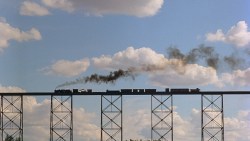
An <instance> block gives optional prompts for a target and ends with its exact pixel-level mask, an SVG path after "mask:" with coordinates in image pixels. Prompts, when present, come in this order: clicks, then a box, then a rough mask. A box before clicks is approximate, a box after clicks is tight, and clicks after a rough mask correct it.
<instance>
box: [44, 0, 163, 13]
mask: <svg viewBox="0 0 250 141" xmlns="http://www.w3.org/2000/svg"><path fill="white" fill-rule="evenodd" d="M42 2H43V3H44V4H45V5H46V6H48V7H51V8H56V9H61V10H64V11H68V12H73V11H83V12H84V13H85V14H87V15H95V16H103V15H110V14H111V15H114V14H121V15H130V16H137V17H146V16H153V15H155V14H156V13H157V12H158V11H159V10H160V8H161V7H162V5H163V3H164V0H136V1H135V0H126V1H124V0H102V1H100V0H42Z"/></svg>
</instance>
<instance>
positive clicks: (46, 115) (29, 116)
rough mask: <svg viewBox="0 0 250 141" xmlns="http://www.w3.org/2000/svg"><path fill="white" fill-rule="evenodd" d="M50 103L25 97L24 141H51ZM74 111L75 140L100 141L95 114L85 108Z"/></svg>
mask: <svg viewBox="0 0 250 141" xmlns="http://www.w3.org/2000/svg"><path fill="white" fill-rule="evenodd" d="M50 103H51V102H50V100H47V99H45V100H43V101H42V102H38V101H37V100H36V98H35V97H24V107H23V108H24V121H23V122H24V130H25V133H24V140H27V141H34V140H36V141H45V140H49V135H50V134H49V129H50ZM65 104H66V103H65ZM73 111H74V116H73V118H74V119H73V120H74V122H73V124H74V126H73V127H74V140H82V139H84V140H86V141H97V140H100V136H99V134H100V128H99V127H98V126H97V125H95V124H94V123H93V121H94V120H95V119H96V115H95V113H88V112H86V111H85V110H84V109H83V108H74V109H73Z"/></svg>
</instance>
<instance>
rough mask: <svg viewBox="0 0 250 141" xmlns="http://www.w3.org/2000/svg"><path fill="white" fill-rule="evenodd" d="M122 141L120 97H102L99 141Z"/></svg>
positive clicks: (111, 95)
mask: <svg viewBox="0 0 250 141" xmlns="http://www.w3.org/2000/svg"><path fill="white" fill-rule="evenodd" d="M122 140H123V136H122V95H116V94H114V95H113V94H110V95H102V96H101V141H122Z"/></svg>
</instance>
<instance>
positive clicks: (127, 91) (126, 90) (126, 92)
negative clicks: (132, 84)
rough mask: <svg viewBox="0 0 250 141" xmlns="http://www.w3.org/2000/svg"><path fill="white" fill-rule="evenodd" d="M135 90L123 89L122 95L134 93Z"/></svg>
mask: <svg viewBox="0 0 250 141" xmlns="http://www.w3.org/2000/svg"><path fill="white" fill-rule="evenodd" d="M132 92H133V90H132V89H121V93H123V94H128V93H132Z"/></svg>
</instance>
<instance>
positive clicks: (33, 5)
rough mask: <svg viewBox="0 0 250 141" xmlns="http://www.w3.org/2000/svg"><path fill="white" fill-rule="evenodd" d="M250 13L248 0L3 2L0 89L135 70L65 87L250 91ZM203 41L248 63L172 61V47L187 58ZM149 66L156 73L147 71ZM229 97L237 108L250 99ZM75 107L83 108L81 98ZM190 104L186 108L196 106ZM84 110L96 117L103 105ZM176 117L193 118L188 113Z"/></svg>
mask: <svg viewBox="0 0 250 141" xmlns="http://www.w3.org/2000/svg"><path fill="white" fill-rule="evenodd" d="M248 13H250V1H248V0H220V1H215V0H209V1H198V0H195V1H191V0H185V1H183V0H174V1H173V0H138V1H133V0H127V1H123V0H118V1H115V0H106V1H100V0H92V1H91V0H83V1H79V0H64V1H60V0H12V1H6V0H0V66H1V69H0V89H1V91H2V92H7V91H8V92H9V91H26V92H44V91H45V92H47V91H48V92H51V91H53V90H54V89H55V87H56V86H57V85H59V84H62V83H64V82H67V81H73V80H75V79H77V78H79V77H83V76H88V75H90V74H92V73H100V74H109V72H110V71H114V70H117V69H120V68H121V69H124V70H126V69H128V68H130V67H134V68H135V69H136V71H135V73H136V77H135V80H132V79H130V78H125V79H119V80H118V81H117V82H116V83H115V84H94V83H90V84H79V85H73V86H67V87H64V88H91V89H93V90H96V91H105V90H106V89H121V88H157V89H158V90H164V88H166V87H190V88H196V87H199V88H201V89H202V90H249V86H250V81H249V80H250V67H249V61H250V60H249V55H250V53H249V52H250V31H249V27H248V25H249V24H250V16H249V14H248ZM201 44H203V45H204V46H211V47H213V48H214V50H215V52H216V53H217V54H218V56H219V58H220V59H221V58H223V57H225V56H230V55H231V54H234V55H235V58H236V60H237V59H239V58H240V59H241V60H244V62H242V63H241V64H240V65H239V66H237V65H236V67H235V68H233V69H229V67H228V66H227V64H225V62H223V60H222V61H220V62H219V66H220V67H219V69H214V68H212V67H209V66H208V65H206V64H205V63H204V61H198V62H194V63H188V64H185V63H184V64H183V60H178V59H176V58H169V57H168V53H167V49H168V48H169V47H176V48H177V49H179V50H180V51H181V52H183V53H184V54H186V53H188V52H190V50H192V49H194V48H198V47H199V46H200V45H201ZM247 52H248V53H247ZM235 58H234V59H235ZM236 64H239V62H237V63H236ZM145 66H155V68H154V69H152V70H150V71H146V70H144V69H143V67H145ZM179 70H183V71H184V72H182V73H181V72H179ZM93 99H95V98H93ZM139 99H140V98H139ZM192 99H193V100H192ZM194 99H199V98H197V97H194V98H190V103H194V101H195V100H194ZM226 99H227V100H228V101H230V103H233V104H237V103H239V100H242V99H249V97H241V96H238V97H237V98H236V97H228V98H226ZM42 101H43V100H40V101H39V102H42ZM39 102H38V103H39ZM182 102H183V100H182V98H180V100H179V101H178V100H177V101H176V103H177V105H179V107H183V108H185V106H184V104H183V105H182V104H181V103H182ZM246 103H247V102H246V101H244V102H243V103H242V105H243V106H242V105H239V106H237V107H235V106H232V104H227V105H228V107H229V108H233V109H234V111H231V112H228V115H230V116H232V117H236V116H237V113H238V112H239V111H240V110H244V111H249V105H247V104H246ZM76 105H77V107H81V106H80V105H81V103H80V101H79V102H77V103H76ZM187 105H189V106H188V107H187V109H192V108H193V107H196V108H199V107H197V104H187ZM84 106H85V107H84V108H86V109H88V108H89V109H92V110H90V111H92V112H94V113H98V112H96V110H97V109H98V107H96V108H93V107H92V106H90V105H88V104H86V105H84ZM247 106H248V107H247ZM138 109H140V108H138ZM177 110H179V109H177ZM178 112H180V113H179V114H181V115H182V116H188V115H189V112H187V110H179V111H178ZM248 123H249V120H248ZM248 128H249V127H248ZM235 139H236V140H237V141H239V140H242V141H244V140H247V139H239V138H235Z"/></svg>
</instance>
